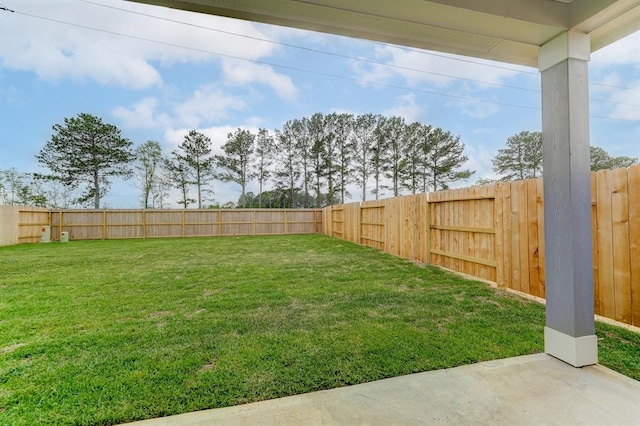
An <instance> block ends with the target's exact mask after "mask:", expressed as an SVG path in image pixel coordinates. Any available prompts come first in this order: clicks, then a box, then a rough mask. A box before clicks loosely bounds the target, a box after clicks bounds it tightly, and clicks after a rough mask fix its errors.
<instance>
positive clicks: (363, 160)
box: [351, 114, 380, 201]
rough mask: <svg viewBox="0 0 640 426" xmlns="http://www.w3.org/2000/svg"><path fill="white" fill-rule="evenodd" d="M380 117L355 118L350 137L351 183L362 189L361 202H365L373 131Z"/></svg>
mask: <svg viewBox="0 0 640 426" xmlns="http://www.w3.org/2000/svg"><path fill="white" fill-rule="evenodd" d="M378 120H380V116H378V115H373V114H364V115H359V116H357V117H356V119H355V122H354V125H353V132H352V133H351V137H352V140H353V142H352V148H353V157H352V158H353V181H354V182H355V184H356V185H357V186H358V188H361V189H362V195H361V198H362V201H366V200H367V183H368V181H369V177H370V175H371V157H372V155H373V146H374V142H375V130H376V126H377V124H378Z"/></svg>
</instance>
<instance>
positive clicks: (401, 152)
mask: <svg viewBox="0 0 640 426" xmlns="http://www.w3.org/2000/svg"><path fill="white" fill-rule="evenodd" d="M382 131H383V135H384V138H385V139H386V150H385V155H384V156H383V159H384V161H383V163H382V171H383V172H384V177H385V178H387V179H389V180H390V181H391V186H390V187H389V189H391V190H392V191H393V196H394V197H397V196H398V195H400V180H401V178H402V175H403V172H404V167H405V151H406V148H407V125H406V123H405V121H404V119H403V118H401V117H390V118H388V119H385V120H384V124H383V127H382Z"/></svg>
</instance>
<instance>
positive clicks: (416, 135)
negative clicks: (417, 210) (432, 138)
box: [400, 122, 430, 194]
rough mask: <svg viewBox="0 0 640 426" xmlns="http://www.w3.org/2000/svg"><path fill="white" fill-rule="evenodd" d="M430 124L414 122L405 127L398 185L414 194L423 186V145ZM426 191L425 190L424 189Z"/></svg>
mask: <svg viewBox="0 0 640 426" xmlns="http://www.w3.org/2000/svg"><path fill="white" fill-rule="evenodd" d="M429 129H430V126H425V125H422V124H421V123H418V122H415V123H412V124H410V125H408V126H407V127H406V129H405V139H406V145H405V153H404V166H403V167H402V169H401V170H400V185H401V186H402V187H403V188H405V189H407V190H409V191H410V192H411V193H412V194H416V193H417V192H418V191H419V190H420V189H421V188H422V187H423V182H424V180H425V179H424V178H423V170H424V168H423V165H424V159H425V156H424V153H425V151H424V145H425V143H426V141H425V139H426V136H427V135H428V134H429ZM425 192H426V191H425Z"/></svg>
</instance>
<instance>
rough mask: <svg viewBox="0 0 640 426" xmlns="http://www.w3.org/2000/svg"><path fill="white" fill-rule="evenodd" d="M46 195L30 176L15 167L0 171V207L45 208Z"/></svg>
mask: <svg viewBox="0 0 640 426" xmlns="http://www.w3.org/2000/svg"><path fill="white" fill-rule="evenodd" d="M47 201H48V200H47V197H46V193H45V192H44V191H43V189H42V188H41V187H40V183H39V182H38V181H37V180H35V179H33V177H32V176H31V174H29V173H23V172H20V171H18V170H17V169H16V168H15V167H11V168H9V169H7V170H0V205H2V204H5V205H21V206H36V207H45V206H47Z"/></svg>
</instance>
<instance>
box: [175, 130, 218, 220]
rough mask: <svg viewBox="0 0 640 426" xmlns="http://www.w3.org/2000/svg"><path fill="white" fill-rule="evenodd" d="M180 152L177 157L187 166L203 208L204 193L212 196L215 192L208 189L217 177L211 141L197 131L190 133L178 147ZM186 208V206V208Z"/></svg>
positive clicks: (200, 205)
mask: <svg viewBox="0 0 640 426" xmlns="http://www.w3.org/2000/svg"><path fill="white" fill-rule="evenodd" d="M178 148H179V149H180V151H174V152H173V154H174V156H175V157H177V158H179V159H180V162H181V163H182V164H186V165H187V167H188V170H189V174H190V176H191V178H192V180H191V182H190V183H192V184H193V185H195V186H196V189H197V192H198V208H199V209H201V208H202V200H203V199H204V197H203V193H205V194H212V193H213V191H212V190H209V189H208V188H207V187H208V186H209V185H210V182H211V180H212V179H213V178H214V177H215V170H214V157H213V156H212V155H211V150H212V146H211V139H210V138H209V137H208V136H206V135H204V134H202V133H200V132H197V131H195V130H191V131H189V133H188V134H187V135H185V137H184V140H183V141H182V143H181V144H180V146H179V147H178ZM185 208H186V206H185Z"/></svg>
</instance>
